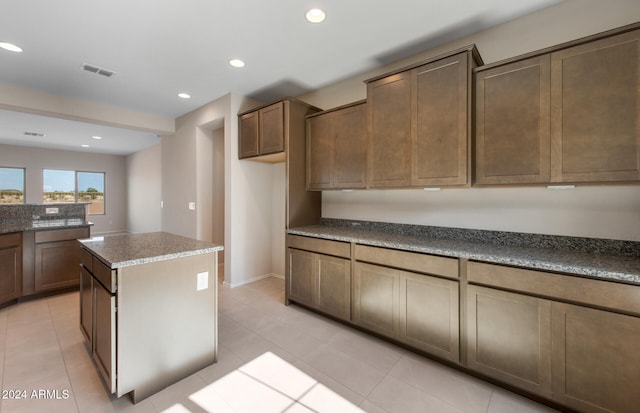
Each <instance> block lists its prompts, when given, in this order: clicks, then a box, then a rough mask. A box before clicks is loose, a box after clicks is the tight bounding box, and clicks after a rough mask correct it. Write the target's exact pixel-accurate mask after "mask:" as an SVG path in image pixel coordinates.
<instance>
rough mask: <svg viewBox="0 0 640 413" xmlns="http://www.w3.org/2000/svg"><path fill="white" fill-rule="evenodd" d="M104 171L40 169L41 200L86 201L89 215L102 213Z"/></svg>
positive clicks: (47, 202) (56, 201) (49, 202)
mask: <svg viewBox="0 0 640 413" xmlns="http://www.w3.org/2000/svg"><path fill="white" fill-rule="evenodd" d="M104 175H105V174H104V172H79V171H64V170H55V169H45V170H43V171H42V182H43V197H42V198H43V199H42V200H43V202H44V203H45V204H52V203H59V202H69V203H76V202H80V203H88V204H89V205H88V208H87V213H88V214H89V215H102V214H104V213H105V212H104V181H105V179H104Z"/></svg>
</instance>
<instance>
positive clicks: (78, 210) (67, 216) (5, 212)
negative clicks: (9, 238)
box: [0, 203, 87, 225]
mask: <svg viewBox="0 0 640 413" xmlns="http://www.w3.org/2000/svg"><path fill="white" fill-rule="evenodd" d="M47 209H49V210H50V211H49V212H51V210H52V209H57V212H54V213H48V214H47ZM86 215H87V204H83V203H81V204H23V205H0V225H19V224H33V223H36V222H48V221H53V220H61V219H63V220H82V221H83V222H84V221H85V220H86Z"/></svg>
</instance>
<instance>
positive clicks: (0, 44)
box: [0, 42, 22, 52]
mask: <svg viewBox="0 0 640 413" xmlns="http://www.w3.org/2000/svg"><path fill="white" fill-rule="evenodd" d="M0 47H1V48H3V49H5V50H8V51H10V52H21V51H22V49H21V48H19V47H18V46H16V45H15V44H13V43H5V42H0Z"/></svg>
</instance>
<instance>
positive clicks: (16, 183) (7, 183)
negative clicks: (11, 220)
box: [0, 167, 24, 204]
mask: <svg viewBox="0 0 640 413" xmlns="http://www.w3.org/2000/svg"><path fill="white" fill-rule="evenodd" d="M0 204H24V168H1V167H0Z"/></svg>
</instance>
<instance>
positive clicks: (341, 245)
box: [287, 235, 351, 258]
mask: <svg viewBox="0 0 640 413" xmlns="http://www.w3.org/2000/svg"><path fill="white" fill-rule="evenodd" d="M287 243H288V246H289V247H291V248H297V249H300V250H306V251H313V252H319V253H321V254H327V255H334V256H336V257H343V258H351V244H350V243H348V242H341V241H330V240H326V239H319V238H311V237H302V236H299V235H287Z"/></svg>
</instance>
